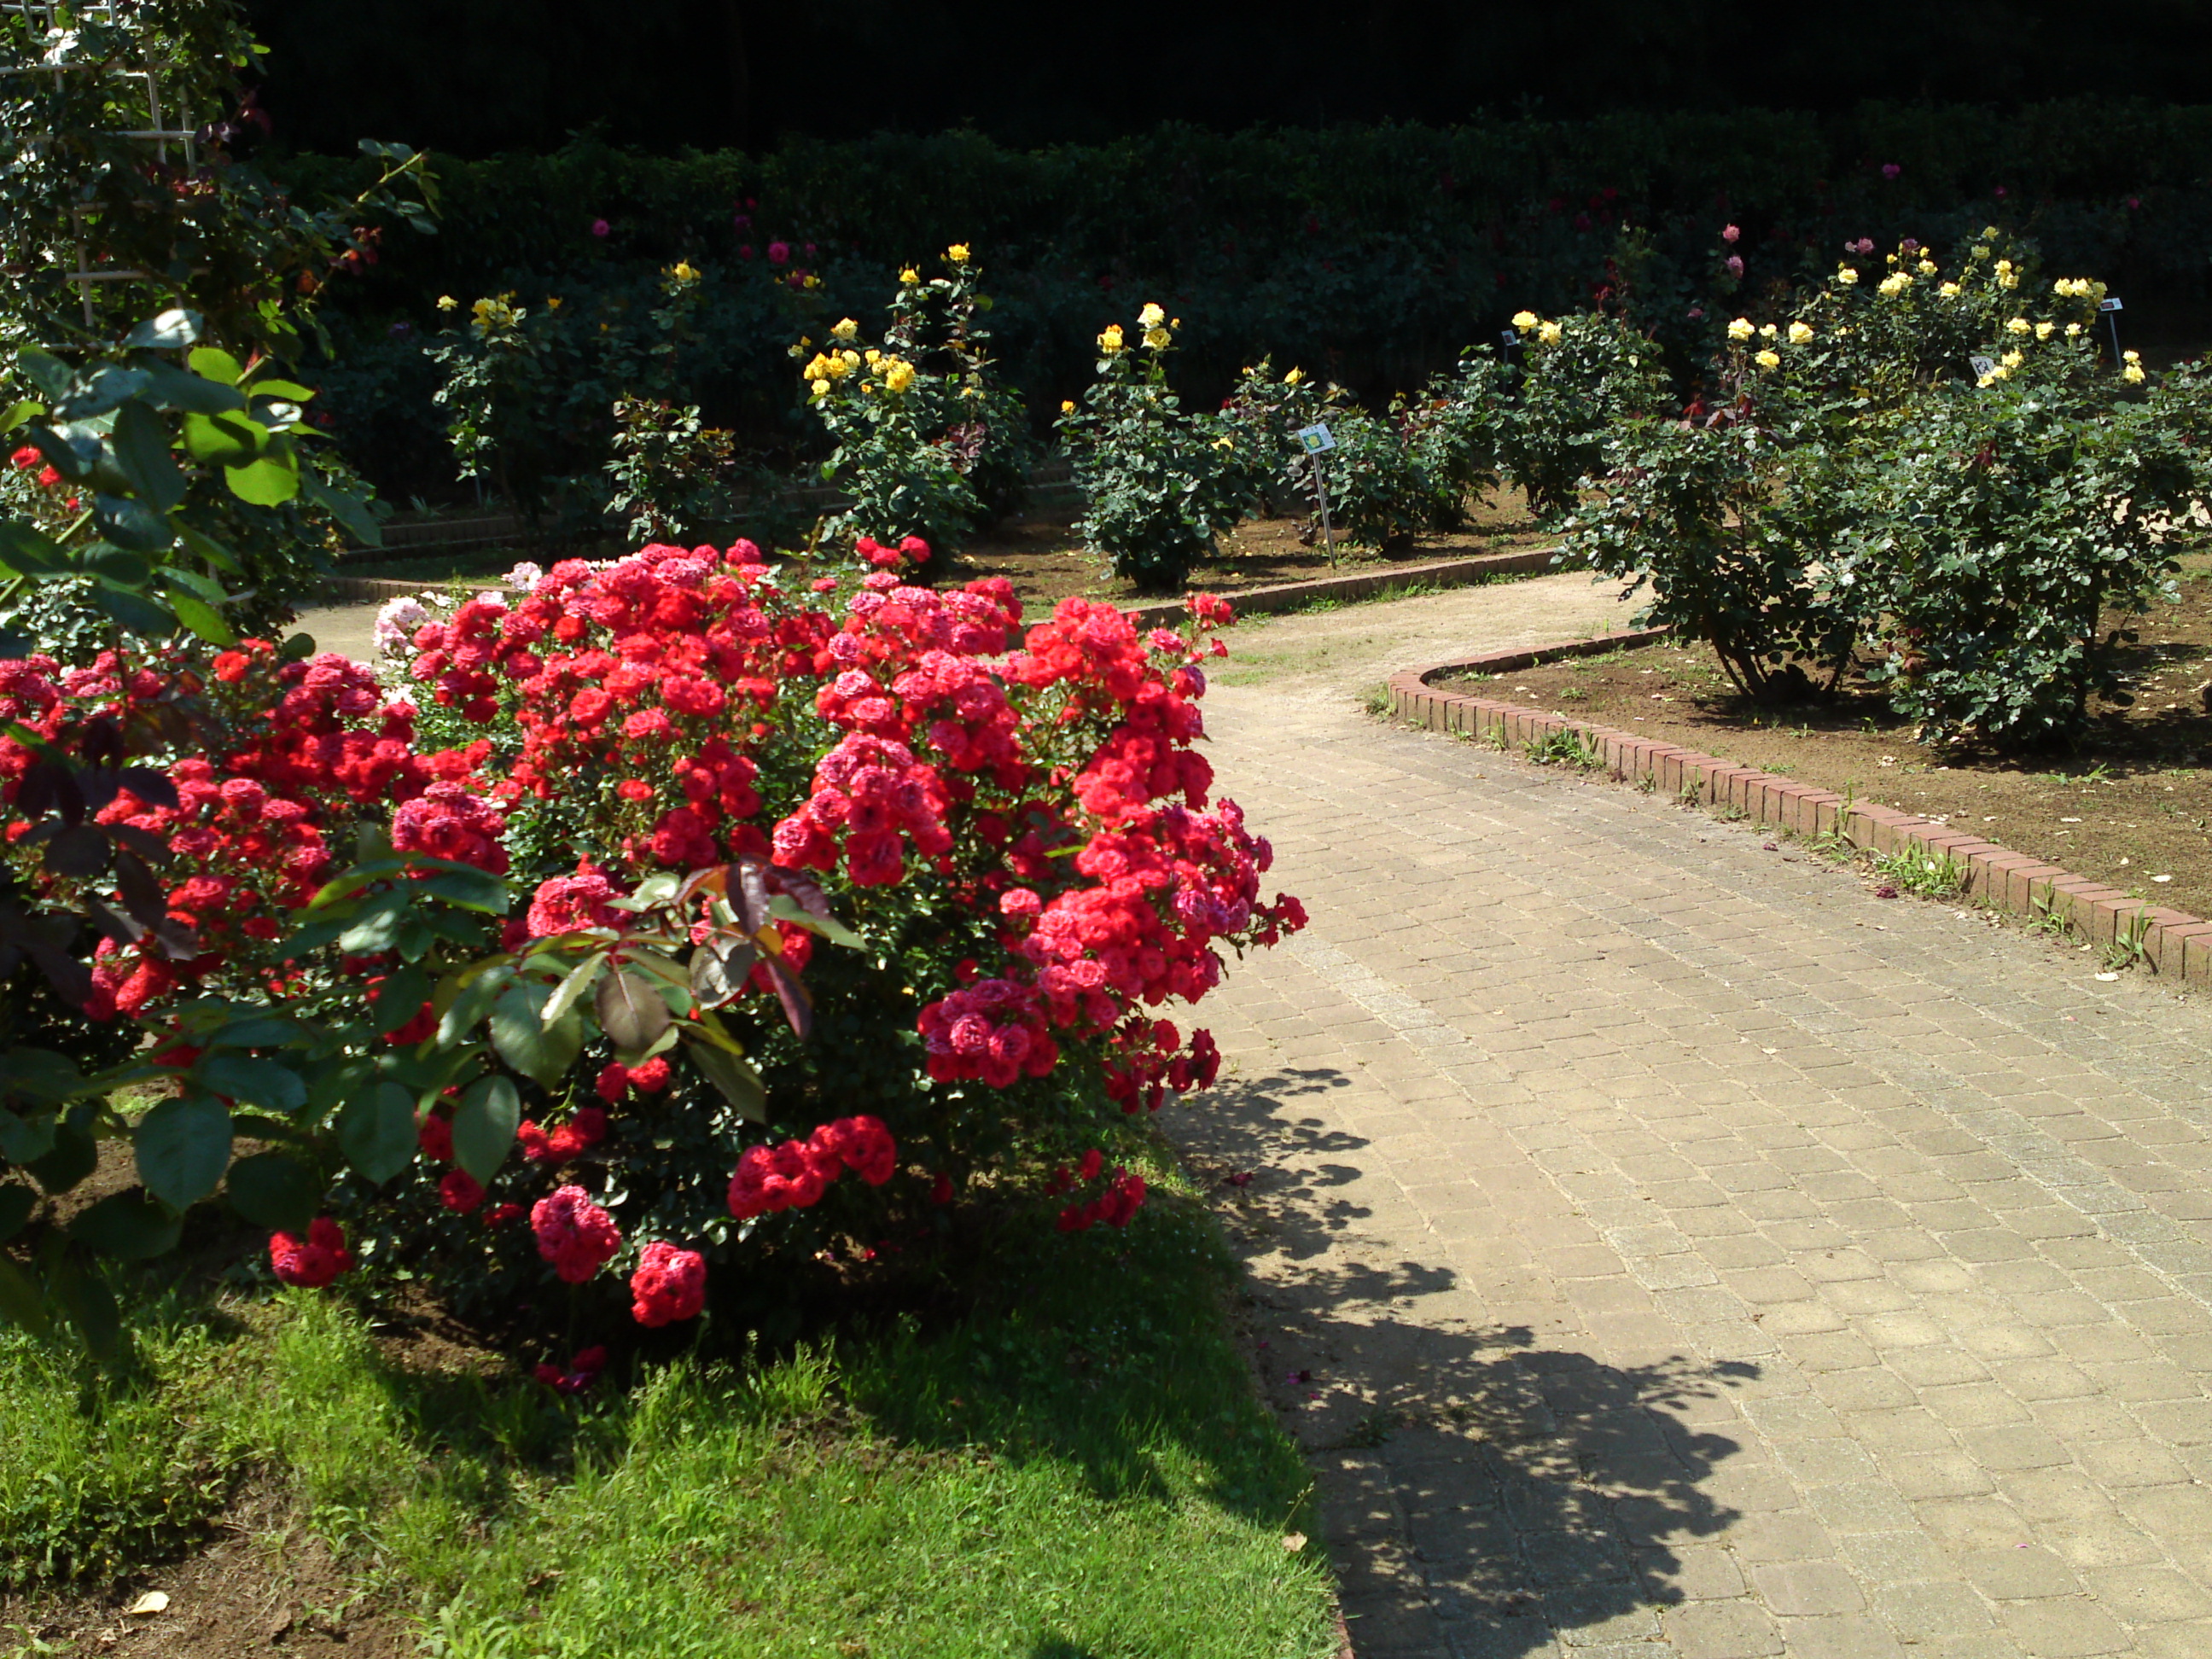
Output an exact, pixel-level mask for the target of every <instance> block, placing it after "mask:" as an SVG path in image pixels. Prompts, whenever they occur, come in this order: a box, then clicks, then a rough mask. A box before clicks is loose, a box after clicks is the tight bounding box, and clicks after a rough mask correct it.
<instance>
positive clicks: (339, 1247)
mask: <svg viewBox="0 0 2212 1659" xmlns="http://www.w3.org/2000/svg"><path fill="white" fill-rule="evenodd" d="M269 1265H270V1267H272V1268H273V1269H275V1271H276V1277H277V1278H279V1279H283V1281H284V1283H286V1284H287V1285H304V1286H306V1287H307V1289H309V1290H317V1291H319V1290H320V1289H321V1288H322V1287H323V1286H324V1285H327V1284H329V1283H330V1282H331V1280H332V1279H336V1278H337V1276H338V1275H339V1274H340V1273H343V1272H345V1271H346V1269H347V1268H349V1267H352V1266H353V1253H352V1252H351V1251H349V1250H348V1249H346V1243H345V1234H344V1232H343V1231H342V1230H341V1229H340V1228H339V1226H338V1224H337V1222H335V1221H333V1220H331V1218H330V1217H328V1216H326V1215H319V1216H317V1217H316V1218H314V1220H313V1223H312V1224H310V1225H309V1226H308V1228H307V1237H305V1238H298V1237H294V1236H293V1235H292V1234H290V1233H286V1232H279V1233H275V1234H272V1235H271V1236H270V1240H269Z"/></svg>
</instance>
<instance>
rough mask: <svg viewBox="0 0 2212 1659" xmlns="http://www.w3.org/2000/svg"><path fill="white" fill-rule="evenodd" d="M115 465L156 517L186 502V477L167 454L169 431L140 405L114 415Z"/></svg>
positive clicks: (123, 408)
mask: <svg viewBox="0 0 2212 1659" xmlns="http://www.w3.org/2000/svg"><path fill="white" fill-rule="evenodd" d="M112 442H113V444H114V447H115V465H117V466H118V468H120V469H121V471H122V473H123V476H124V477H126V478H128V479H129V480H130V481H131V489H135V490H137V492H138V499H139V500H141V501H144V502H145V503H146V505H147V506H149V507H152V508H153V509H154V511H155V512H156V513H168V512H173V511H174V510H175V508H176V507H177V504H178V503H179V502H180V501H183V500H184V499H185V475H184V473H183V472H182V471H180V470H179V468H178V466H177V459H176V457H175V456H173V455H172V454H171V453H169V428H167V426H166V425H164V424H163V423H162V421H161V416H158V415H156V414H155V412H154V411H153V410H151V409H149V408H148V407H147V406H146V405H145V404H143V403H136V402H134V403H127V404H124V405H123V407H122V409H121V410H118V411H117V414H116V416H115V431H114V434H113V437H112Z"/></svg>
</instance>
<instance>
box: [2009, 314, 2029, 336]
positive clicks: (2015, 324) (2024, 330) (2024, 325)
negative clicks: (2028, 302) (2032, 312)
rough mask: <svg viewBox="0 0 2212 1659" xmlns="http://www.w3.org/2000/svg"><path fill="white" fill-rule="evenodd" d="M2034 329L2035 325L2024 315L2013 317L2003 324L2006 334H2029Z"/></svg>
mask: <svg viewBox="0 0 2212 1659" xmlns="http://www.w3.org/2000/svg"><path fill="white" fill-rule="evenodd" d="M2034 331H2035V325H2034V324H2033V323H2031V322H2029V321H2028V320H2027V318H2025V317H2015V318H2014V319H2012V320H2011V321H2010V322H2008V323H2007V324H2006V325H2005V332H2006V333H2008V334H2031V333H2033V332H2034Z"/></svg>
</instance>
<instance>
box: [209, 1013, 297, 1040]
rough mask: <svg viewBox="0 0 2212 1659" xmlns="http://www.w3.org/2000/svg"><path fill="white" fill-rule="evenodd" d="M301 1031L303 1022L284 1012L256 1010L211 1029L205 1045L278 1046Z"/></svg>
mask: <svg viewBox="0 0 2212 1659" xmlns="http://www.w3.org/2000/svg"><path fill="white" fill-rule="evenodd" d="M299 1035H300V1023H299V1021H297V1020H295V1019H286V1018H283V1016H281V1015H270V1014H255V1015H249V1016H248V1017H247V1018H244V1019H234V1020H233V1021H231V1022H230V1023H229V1024H227V1025H218V1026H216V1028H215V1029H214V1030H211V1031H210V1032H209V1033H208V1034H207V1036H206V1037H205V1039H204V1042H203V1045H202V1046H203V1047H205V1048H282V1047H283V1045H284V1044H285V1043H288V1042H291V1041H292V1040H293V1039H294V1038H295V1037H296V1036H299Z"/></svg>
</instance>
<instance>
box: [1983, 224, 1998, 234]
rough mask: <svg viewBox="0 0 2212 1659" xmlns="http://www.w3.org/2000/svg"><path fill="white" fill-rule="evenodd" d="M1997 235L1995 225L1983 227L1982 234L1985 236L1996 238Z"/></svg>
mask: <svg viewBox="0 0 2212 1659" xmlns="http://www.w3.org/2000/svg"><path fill="white" fill-rule="evenodd" d="M1982 234H1983V235H1984V236H1994V235H1996V234H1997V228H1996V226H1995V225H1984V226H1983V227H1982Z"/></svg>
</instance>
